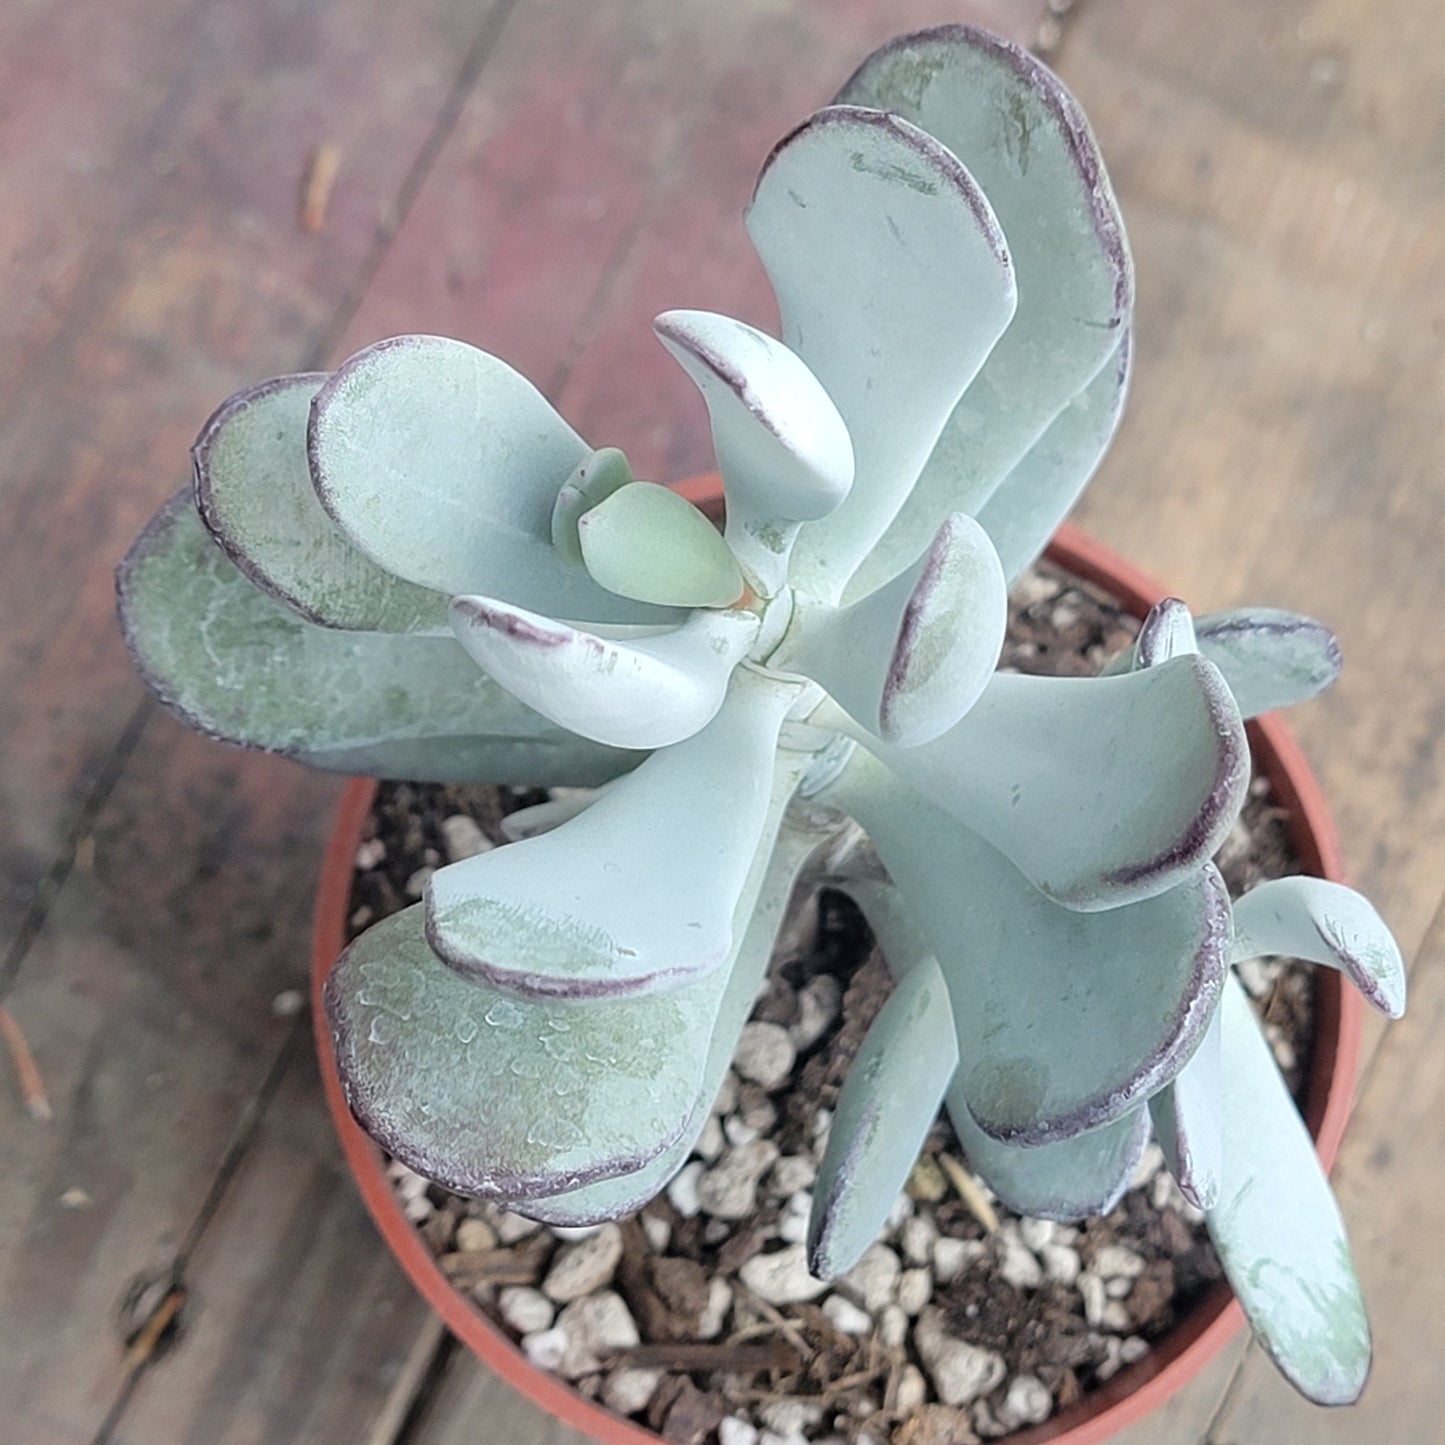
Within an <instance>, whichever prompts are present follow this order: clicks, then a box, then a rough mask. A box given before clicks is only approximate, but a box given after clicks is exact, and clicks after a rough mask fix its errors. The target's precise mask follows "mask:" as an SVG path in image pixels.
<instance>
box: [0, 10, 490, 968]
mask: <svg viewBox="0 0 1445 1445" xmlns="http://www.w3.org/2000/svg"><path fill="white" fill-rule="evenodd" d="M490 9H491V4H490V0H489V3H487V4H484V5H477V4H463V3H460V0H423V3H420V4H417V5H407V6H395V5H389V4H385V3H382V0H360V3H357V4H345V5H341V4H330V5H306V6H297V5H295V4H292V3H290V0H263V3H258V4H254V5H246V6H235V5H227V4H223V3H217V0H136V3H132V4H127V5H114V4H106V3H102V0H76V3H67V4H60V3H56V0H36V3H33V4H26V5H7V6H3V7H0V95H3V96H4V97H5V102H4V105H3V107H0V193H3V194H4V195H5V196H6V197H8V198H9V200H8V201H7V204H6V205H5V206H4V207H3V208H0V210H3V215H0V293H3V294H4V295H5V296H6V298H7V304H6V305H5V306H4V307H3V308H0V477H3V479H4V483H3V485H4V489H5V500H6V519H7V525H6V527H5V529H4V532H3V535H0V610H3V613H4V616H5V618H6V625H5V629H4V633H3V636H0V736H4V738H5V739H6V746H5V749H4V752H3V754H0V816H3V817H4V818H5V820H6V825H7V826H6V827H5V828H4V829H3V830H0V957H3V954H4V950H5V949H6V948H7V947H8V946H9V945H10V944H11V942H12V941H13V940H14V938H15V936H16V932H17V930H18V929H19V927H20V923H21V920H22V919H23V918H24V916H25V913H26V907H27V903H28V901H29V899H30V897H31V895H32V892H33V889H34V887H35V885H36V883H37V881H38V880H39V879H40V878H42V877H43V876H44V875H45V873H46V871H47V870H48V869H49V868H50V866H51V863H52V860H53V859H54V858H55V856H56V853H57V850H58V849H59V847H60V845H61V843H62V840H63V839H64V838H65V837H66V834H67V831H68V830H69V829H70V828H71V827H73V824H74V820H75V817H76V813H77V809H78V807H79V804H80V802H81V800H82V799H83V798H84V797H85V796H86V794H87V792H88V791H89V790H90V789H91V788H92V787H93V785H94V783H95V781H96V779H97V778H98V777H99V776H100V774H101V772H102V770H103V768H104V766H105V759H106V757H107V754H108V751H109V749H110V748H111V746H112V745H113V744H114V742H115V739H116V737H117V736H118V735H119V732H120V729H121V727H122V726H123V723H124V719H125V717H126V715H127V714H128V713H129V712H130V711H131V710H132V709H133V708H134V707H135V706H136V704H137V702H138V700H139V698H140V691H139V689H138V687H137V685H136V683H135V681H134V679H133V677H132V675H131V672H130V668H129V664H128V662H127V660H126V658H125V656H124V650H123V649H122V647H121V646H120V643H119V639H118V638H117V636H116V630H115V626H114V622H113V605H112V600H111V584H110V569H111V567H112V566H113V565H114V563H115V562H116V561H117V560H118V558H119V556H120V554H121V553H122V552H123V551H124V549H125V547H126V546H127V544H128V543H129V541H130V539H131V537H132V536H134V534H135V532H136V531H137V530H138V529H139V527H140V525H141V523H142V522H143V521H144V520H145V518H146V517H147V515H149V513H150V512H151V511H152V510H153V509H154V507H155V506H156V505H157V504H158V503H159V502H160V500H161V499H162V497H164V496H165V495H167V494H168V493H169V492H172V491H174V490H175V488H176V487H177V486H178V485H179V484H180V483H181V482H182V481H183V480H184V479H185V477H186V473H187V461H186V451H187V448H188V447H189V445H190V442H191V440H192V438H193V437H194V435H195V433H196V431H197V430H198V428H199V426H200V424H201V422H202V421H204V419H205V417H206V416H207V415H208V413H209V412H210V411H211V409H212V408H213V407H214V406H215V405H216V404H217V403H218V402H219V401H220V400H221V399H222V398H224V397H225V396H226V395H227V394H228V393H229V392H231V391H232V390H234V389H235V388H236V387H237V386H239V385H241V384H242V383H243V382H247V381H251V380H254V379H255V378H257V377H258V376H264V375H266V374H268V373H274V372H278V371H284V370H288V369H294V368H296V367H297V366H298V365H300V364H302V363H303V362H304V361H305V360H306V359H307V357H308V355H309V354H310V353H312V352H313V351H315V350H316V349H317V347H318V346H319V345H321V344H322V342H323V340H324V338H325V337H326V335H327V334H328V333H329V330H330V328H331V327H332V326H333V325H334V324H335V318H336V316H337V313H338V310H339V309H340V308H341V307H342V306H343V305H344V303H345V301H346V299H347V296H348V294H349V291H350V290H351V288H352V287H353V286H354V285H355V284H356V283H357V281H358V278H359V277H360V275H361V274H362V273H363V271H364V268H365V266H366V264H367V261H368V258H369V257H370V256H371V255H372V253H373V250H374V248H375V247H376V245H377V240H378V232H379V229H380V227H381V224H382V221H383V218H384V216H385V215H386V214H387V211H388V208H389V207H391V206H392V205H393V203H394V201H395V199H396V196H397V193H398V190H399V188H400V187H401V186H402V184H403V182H404V180H405V179H406V177H407V175H408V173H409V171H410V169H411V167H412V166H413V164H414V162H415V160H416V158H417V156H418V154H419V153H420V152H421V150H422V148H423V146H424V144H425V142H426V140H427V137H428V134H429V131H430V128H431V127H432V126H433V124H434V123H435V122H436V120H437V117H438V114H439V112H440V110H441V109H442V107H443V106H444V105H445V103H446V99H447V93H448V88H449V86H450V85H451V83H452V81H453V79H454V78H455V75H456V73H457V70H458V67H459V66H460V65H461V63H462V59H463V57H464V55H465V54H466V51H467V48H468V46H469V45H470V44H471V42H472V41H473V40H474V39H475V37H476V36H477V34H478V33H479V31H480V30H481V28H482V27H483V26H484V24H485V21H486V18H487V15H488V13H489V11H490ZM382 57H384V61H383V60H382ZM359 77H369V78H368V79H366V80H365V82H364V83H359V79H358V78H359ZM328 139H330V140H333V141H335V142H336V143H337V144H338V145H340V146H341V147H342V150H343V159H342V170H341V174H340V177H339V179H338V181H337V184H336V187H335V191H334V193H333V197H332V200H331V205H330V207H329V210H328V215H327V218H326V222H325V224H324V226H323V228H322V230H321V231H320V232H319V233H318V234H315V235H312V234H309V233H306V232H304V231H303V230H302V229H301V226H300V223H299V220H298V215H297V210H298V197H299V190H300V186H301V182H302V178H303V176H304V174H305V172H306V169H307V165H308V161H309V157H310V155H311V152H312V150H313V149H314V148H315V147H316V146H317V144H318V143H320V142H322V141H324V140H328Z"/></svg>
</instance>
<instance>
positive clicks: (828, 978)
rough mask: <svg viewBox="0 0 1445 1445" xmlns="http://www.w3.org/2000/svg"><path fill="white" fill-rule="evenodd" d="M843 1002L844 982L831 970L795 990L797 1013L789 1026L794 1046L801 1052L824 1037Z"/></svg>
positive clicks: (789, 1034) (789, 1033) (789, 1035)
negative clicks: (796, 991)
mask: <svg viewBox="0 0 1445 1445" xmlns="http://www.w3.org/2000/svg"><path fill="white" fill-rule="evenodd" d="M842 1003H843V986H842V984H840V983H839V982H838V980H837V979H836V978H835V977H834V976H833V975H832V974H831V973H820V974H818V975H816V976H815V977H814V978H810V979H809V980H808V982H807V983H805V984H804V985H803V987H802V988H801V989H799V990H798V1017H797V1020H796V1021H795V1022H794V1023H793V1024H792V1026H791V1027H790V1028H789V1029H788V1037H789V1038H790V1039H791V1040H792V1043H793V1047H794V1048H795V1049H796V1050H797V1051H798V1052H799V1053H802V1052H803V1051H804V1050H805V1049H810V1048H812V1047H813V1045H814V1044H816V1043H817V1042H818V1040H819V1039H820V1038H822V1037H823V1035H824V1033H825V1032H826V1031H827V1029H828V1026H829V1025H830V1024H831V1023H832V1022H833V1020H834V1019H836V1018H837V1017H838V1012H839V1010H840V1008H841V1007H842Z"/></svg>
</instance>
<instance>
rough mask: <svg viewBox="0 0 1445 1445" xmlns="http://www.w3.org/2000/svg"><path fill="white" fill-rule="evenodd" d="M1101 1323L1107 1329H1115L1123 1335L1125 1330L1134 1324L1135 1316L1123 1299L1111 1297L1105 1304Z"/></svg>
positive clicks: (1117, 1333) (1118, 1333)
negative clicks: (1131, 1313)
mask: <svg viewBox="0 0 1445 1445" xmlns="http://www.w3.org/2000/svg"><path fill="white" fill-rule="evenodd" d="M1099 1323H1100V1324H1101V1325H1103V1326H1104V1328H1105V1329H1106V1330H1113V1332H1114V1333H1115V1334H1116V1335H1122V1334H1123V1333H1124V1331H1125V1330H1128V1329H1132V1328H1133V1326H1134V1319H1133V1316H1132V1315H1130V1313H1129V1311H1128V1309H1127V1308H1126V1307H1125V1305H1124V1301H1123V1300H1117V1299H1111V1300H1110V1301H1109V1302H1108V1303H1107V1304H1106V1305H1105V1306H1104V1312H1103V1314H1102V1315H1101V1316H1100V1317H1099Z"/></svg>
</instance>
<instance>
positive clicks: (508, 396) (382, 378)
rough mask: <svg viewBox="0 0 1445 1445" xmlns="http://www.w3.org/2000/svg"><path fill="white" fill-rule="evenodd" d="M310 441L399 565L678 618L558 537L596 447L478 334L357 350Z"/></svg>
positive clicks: (330, 481) (521, 600)
mask: <svg viewBox="0 0 1445 1445" xmlns="http://www.w3.org/2000/svg"><path fill="white" fill-rule="evenodd" d="M307 445H308V450H309V454H310V461H311V476H312V480H313V482H314V483H315V486H316V494H317V496H318V497H320V499H321V504H322V506H323V507H325V508H326V510H327V512H328V513H329V514H330V515H331V517H332V519H333V520H334V521H335V522H336V524H337V525H338V526H339V527H340V528H341V530H342V531H343V532H344V533H345V534H346V535H347V536H348V537H349V538H350V539H351V541H352V542H354V543H355V544H356V546H358V547H359V548H360V549H361V550H362V551H363V552H365V553H366V554H367V556H369V557H371V558H372V559H373V560H374V561H375V562H377V563H378V564H379V565H380V566H381V567H383V568H385V569H386V570H387V571H388V572H392V573H395V574H396V575H397V576H398V577H404V578H406V579H407V580H408V581H410V582H415V583H416V584H417V585H418V586H421V587H430V588H433V589H435V590H437V591H439V592H446V593H448V594H449V595H451V596H455V595H457V594H459V593H484V594H485V595H487V596H489V597H505V598H506V599H507V601H508V602H514V603H516V604H517V605H518V606H519V607H527V608H531V609H533V610H534V611H537V612H541V613H544V614H545V615H547V616H549V617H566V618H569V619H572V620H574V621H583V622H662V621H667V620H668V618H667V615H666V614H659V613H658V612H656V611H653V610H651V609H649V608H647V607H645V606H641V605H639V604H636V603H631V602H627V601H624V600H622V599H620V598H618V597H616V596H614V595H612V594H611V593H609V592H606V591H604V590H603V589H602V588H600V587H599V586H598V585H597V584H596V583H595V582H594V581H593V580H592V579H591V578H590V577H589V576H588V575H587V572H586V571H585V570H584V569H582V568H580V567H577V566H576V565H575V564H574V563H572V562H569V561H568V560H567V559H566V557H565V556H564V555H563V554H562V553H561V552H560V551H559V550H558V549H557V548H556V547H554V546H553V545H552V511H553V508H554V507H555V506H556V502H557V493H558V492H559V491H560V490H561V488H562V486H563V484H564V483H565V482H566V481H567V480H568V479H569V477H571V475H572V473H573V472H574V470H575V469H576V468H577V466H578V464H579V463H580V462H581V461H582V460H583V459H584V458H585V457H586V456H588V454H589V452H590V448H589V447H588V446H587V444H586V443H585V442H583V441H582V439H581V438H580V437H579V436H578V435H577V434H576V432H574V431H573V430H572V428H571V427H569V426H568V425H567V423H566V422H564V421H563V420H562V418H561V417H559V416H558V415H557V413H556V412H555V411H553V409H552V407H551V405H550V403H548V402H547V400H546V399H545V398H544V397H543V396H542V394H541V392H539V391H538V390H537V389H536V387H534V386H533V385H532V383H531V382H530V381H528V380H527V379H526V378H525V377H522V376H519V375H518V374H517V373H516V372H515V371H513V370H512V368H511V367H510V366H508V365H507V364H506V363H505V362H503V361H499V360H498V359H497V358H496V357H495V356H489V355H488V354H487V353H486V352H485V351H479V350H478V349H477V348H476V347H475V346H468V345H466V344H465V343H464V342H461V341H451V340H448V339H447V338H446V337H442V336H397V337H393V338H392V339H391V340H389V341H379V342H377V344H376V345H375V346H368V347H367V348H366V349H365V350H364V351H359V352H357V354H356V355H355V356H353V357H351V358H350V360H348V361H346V362H344V363H343V364H342V365H341V367H340V368H339V370H337V372H336V373H335V374H334V375H333V376H332V378H331V379H330V381H328V382H327V383H326V385H325V386H324V387H322V389H321V391H320V392H319V393H318V395H317V397H316V400H315V401H314V402H313V403H312V408H311V427H310V432H309V435H308V439H307Z"/></svg>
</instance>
